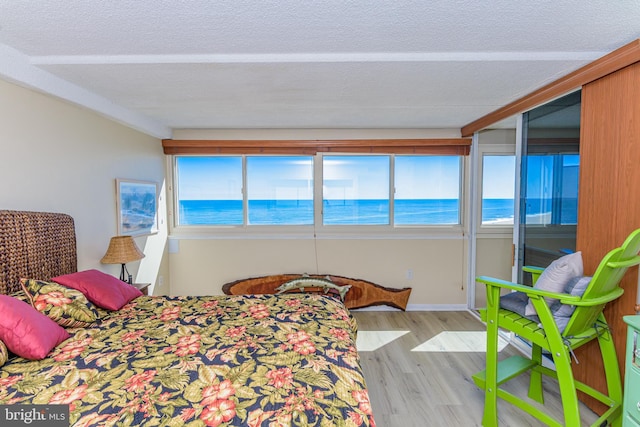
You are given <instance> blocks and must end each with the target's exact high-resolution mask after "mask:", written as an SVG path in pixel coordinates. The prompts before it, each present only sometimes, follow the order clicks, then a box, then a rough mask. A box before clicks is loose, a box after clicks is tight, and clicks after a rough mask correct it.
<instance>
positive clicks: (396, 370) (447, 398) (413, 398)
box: [353, 311, 597, 427]
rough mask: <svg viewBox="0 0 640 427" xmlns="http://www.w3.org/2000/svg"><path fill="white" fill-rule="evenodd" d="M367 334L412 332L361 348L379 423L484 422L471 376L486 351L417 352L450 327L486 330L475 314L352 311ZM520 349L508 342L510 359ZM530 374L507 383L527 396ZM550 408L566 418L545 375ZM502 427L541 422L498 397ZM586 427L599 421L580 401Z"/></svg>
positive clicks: (421, 426) (382, 426) (450, 426)
mask: <svg viewBox="0 0 640 427" xmlns="http://www.w3.org/2000/svg"><path fill="white" fill-rule="evenodd" d="M353 314H354V316H355V317H356V320H357V322H358V328H359V330H360V331H362V332H366V334H362V335H367V334H369V333H373V332H374V331H409V332H408V333H406V334H404V335H402V336H400V337H399V338H397V339H395V340H393V341H391V342H389V343H387V344H385V345H383V346H381V347H379V348H377V349H375V350H373V351H359V353H360V361H361V364H362V368H363V370H364V374H365V377H366V381H367V387H368V388H369V394H370V398H371V405H372V408H373V413H374V416H375V418H376V423H377V425H378V427H414V426H415V427H425V426H429V427H430V426H434V427H437V426H447V427H454V426H465V427H466V426H480V425H481V421H482V413H483V404H484V392H483V391H482V390H480V389H479V388H478V387H477V386H476V385H475V384H474V383H473V381H472V379H471V375H473V374H474V373H476V372H478V371H481V370H482V369H484V362H485V352H484V349H479V351H476V352H469V351H464V352H463V351H455V352H451V351H449V352H444V351H443V352H431V351H412V350H414V349H416V348H417V347H418V346H420V345H421V344H423V343H425V342H426V341H428V340H430V339H432V338H434V337H436V336H438V334H441V333H442V332H446V331H478V332H483V331H485V327H484V324H483V323H482V322H481V321H480V320H479V319H478V318H477V317H475V316H474V315H473V314H471V313H470V312H467V311H461V312H417V311H411V312H395V311H394V312H391V311H353ZM515 354H519V353H518V351H517V350H516V349H515V348H513V347H512V346H507V347H506V348H505V349H504V350H503V351H502V352H501V355H500V358H501V359H502V358H506V357H509V356H512V355H515ZM527 380H528V375H522V376H520V377H518V378H515V379H513V380H511V381H509V382H508V383H507V384H505V385H504V387H505V389H507V390H509V391H510V392H512V393H515V394H517V395H519V396H526V393H527V387H528V381H527ZM543 383H544V392H545V402H546V404H545V406H546V407H547V408H550V409H548V410H551V411H552V412H553V413H554V416H556V417H558V418H560V419H561V414H562V406H561V403H560V396H559V393H558V388H557V385H556V383H555V382H554V381H552V380H547V379H545V381H544V382H543ZM498 414H499V415H498V416H499V422H500V426H517V427H521V426H533V427H537V426H541V425H543V424H542V423H540V422H539V421H538V420H536V419H534V418H532V417H531V416H529V415H528V414H526V413H524V412H522V411H520V410H519V409H517V408H515V407H513V406H511V405H509V404H507V403H506V402H503V401H500V400H498ZM581 415H582V422H583V425H589V424H591V423H593V422H595V420H596V419H597V415H596V414H594V413H593V412H592V411H591V410H590V409H588V408H587V407H586V406H584V405H581Z"/></svg>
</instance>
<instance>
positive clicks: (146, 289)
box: [131, 283, 151, 295]
mask: <svg viewBox="0 0 640 427" xmlns="http://www.w3.org/2000/svg"><path fill="white" fill-rule="evenodd" d="M131 286H133V287H134V288H136V289H139V290H140V292H142V295H149V286H151V283H133V284H131Z"/></svg>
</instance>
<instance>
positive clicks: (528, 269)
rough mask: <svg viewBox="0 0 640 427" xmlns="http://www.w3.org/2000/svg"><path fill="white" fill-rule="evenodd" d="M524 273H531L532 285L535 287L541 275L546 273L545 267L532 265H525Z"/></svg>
mask: <svg viewBox="0 0 640 427" xmlns="http://www.w3.org/2000/svg"><path fill="white" fill-rule="evenodd" d="M522 271H524V272H525V273H531V283H532V284H533V285H535V284H536V282H537V281H538V279H539V278H540V275H541V274H542V272H543V271H544V267H535V266H532V265H525V266H523V267H522Z"/></svg>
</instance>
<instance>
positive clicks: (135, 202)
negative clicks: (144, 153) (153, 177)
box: [116, 178, 158, 236]
mask: <svg viewBox="0 0 640 427" xmlns="http://www.w3.org/2000/svg"><path fill="white" fill-rule="evenodd" d="M116 209H117V211H118V235H120V236H140V235H145V234H154V233H157V232H158V188H157V185H156V183H155V182H150V181H136V180H131V179H119V178H118V179H116Z"/></svg>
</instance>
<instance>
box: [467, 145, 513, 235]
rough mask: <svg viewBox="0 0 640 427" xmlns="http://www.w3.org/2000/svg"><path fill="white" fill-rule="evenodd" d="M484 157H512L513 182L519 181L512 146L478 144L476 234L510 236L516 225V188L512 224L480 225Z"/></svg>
mask: <svg viewBox="0 0 640 427" xmlns="http://www.w3.org/2000/svg"><path fill="white" fill-rule="evenodd" d="M484 156H513V157H514V159H515V161H516V164H515V170H514V176H513V179H514V182H515V181H516V180H517V179H519V178H518V176H517V175H518V164H517V162H518V158H517V156H516V150H515V146H512V145H510V144H480V145H479V147H478V172H477V176H476V179H477V180H478V181H477V182H478V183H479V185H478V191H477V195H476V200H475V203H476V206H478V209H477V212H476V214H477V218H476V224H478V227H477V233H478V234H500V235H503V234H512V233H513V228H514V226H515V223H516V218H515V214H516V209H515V203H516V201H517V200H518V197H516V194H515V192H516V191H517V186H515V189H514V194H513V201H514V219H513V221H514V222H513V223H511V224H483V223H482V208H483V205H484V203H483V202H484V186H483V182H484Z"/></svg>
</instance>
